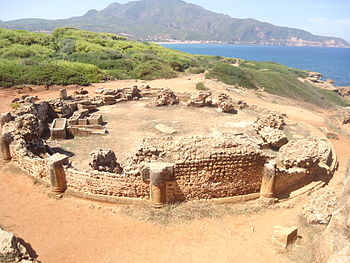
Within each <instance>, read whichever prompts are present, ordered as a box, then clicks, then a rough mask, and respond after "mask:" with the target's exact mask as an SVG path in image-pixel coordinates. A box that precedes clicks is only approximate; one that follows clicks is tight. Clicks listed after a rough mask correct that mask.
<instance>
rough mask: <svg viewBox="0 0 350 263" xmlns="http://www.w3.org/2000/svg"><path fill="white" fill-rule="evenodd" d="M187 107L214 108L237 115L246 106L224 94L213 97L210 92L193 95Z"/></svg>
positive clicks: (242, 102)
mask: <svg viewBox="0 0 350 263" xmlns="http://www.w3.org/2000/svg"><path fill="white" fill-rule="evenodd" d="M187 105H188V106H192V107H204V106H208V107H215V108H217V109H218V111H220V112H226V113H237V110H238V109H243V108H245V107H246V106H247V104H246V103H245V102H244V101H242V100H234V99H233V98H231V97H230V96H229V95H227V94H225V93H220V94H219V95H217V96H214V95H212V93H211V92H210V91H199V92H198V93H196V94H193V95H192V96H191V98H190V100H189V101H188V102H187Z"/></svg>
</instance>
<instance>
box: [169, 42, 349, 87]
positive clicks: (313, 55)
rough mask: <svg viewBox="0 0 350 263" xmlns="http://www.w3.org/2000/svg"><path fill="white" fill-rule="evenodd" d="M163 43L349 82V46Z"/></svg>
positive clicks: (343, 84) (181, 48) (336, 81)
mask: <svg viewBox="0 0 350 263" xmlns="http://www.w3.org/2000/svg"><path fill="white" fill-rule="evenodd" d="M163 46H164V47H167V48H171V49H175V50H180V51H184V52H187V53H191V54H195V55H215V56H225V57H234V58H240V59H245V60H256V61H274V62H277V63H281V64H284V65H286V66H289V67H292V68H298V69H303V70H310V71H317V72H321V73H322V74H323V79H333V80H334V81H335V85H336V86H350V48H326V47H286V46H241V45H214V44H164V45H163Z"/></svg>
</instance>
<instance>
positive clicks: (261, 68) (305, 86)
mask: <svg viewBox="0 0 350 263" xmlns="http://www.w3.org/2000/svg"><path fill="white" fill-rule="evenodd" d="M307 75H308V74H307V72H306V71H302V70H297V69H293V68H288V67H286V66H283V65H280V64H277V63H274V62H256V61H243V62H242V63H241V64H240V66H239V67H236V66H234V65H230V64H227V63H226V64H224V63H218V64H216V65H215V66H214V67H213V68H211V69H210V70H209V72H208V73H207V74H206V78H212V79H217V80H219V81H222V82H223V83H226V84H229V85H236V86H240V87H244V88H248V89H258V88H260V89H264V91H266V92H268V93H271V94H276V95H279V96H283V97H288V98H292V99H296V100H301V101H305V102H309V103H312V104H315V105H318V106H321V107H328V106H330V105H334V104H337V105H341V106H347V105H348V103H346V102H345V101H343V100H342V99H341V98H340V97H339V96H338V95H337V94H336V93H335V92H332V91H327V90H324V89H320V88H316V87H314V86H312V85H311V84H310V83H307V82H305V83H304V82H302V81H300V80H299V79H298V78H306V77H307Z"/></svg>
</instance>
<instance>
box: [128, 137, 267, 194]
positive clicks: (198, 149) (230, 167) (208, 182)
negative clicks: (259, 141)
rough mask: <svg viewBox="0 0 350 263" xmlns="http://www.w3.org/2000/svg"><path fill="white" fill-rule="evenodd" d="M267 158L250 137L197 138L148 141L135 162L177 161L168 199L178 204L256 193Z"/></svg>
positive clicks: (144, 143)
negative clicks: (194, 200) (185, 201)
mask: <svg viewBox="0 0 350 263" xmlns="http://www.w3.org/2000/svg"><path fill="white" fill-rule="evenodd" d="M180 153H181V154H180ZM266 159H268V157H267V156H266V155H265V154H264V153H263V152H262V151H260V150H259V149H258V146H257V145H255V144H254V143H252V142H251V141H249V140H248V139H247V138H239V137H237V136H223V137H207V136H196V137H182V138H181V139H178V140H177V139H174V138H172V137H167V138H163V139H162V138H148V139H145V140H144V142H143V144H142V145H141V146H140V148H139V150H138V152H137V153H136V155H135V156H134V158H133V160H132V162H133V164H134V165H136V164H142V163H143V162H149V161H152V160H154V161H164V162H175V168H174V175H175V179H176V180H175V182H168V184H167V196H168V200H171V201H178V200H185V199H208V198H220V197H227V196H235V195H243V194H249V193H257V192H259V190H260V185H261V174H262V170H263V167H264V163H265V162H266Z"/></svg>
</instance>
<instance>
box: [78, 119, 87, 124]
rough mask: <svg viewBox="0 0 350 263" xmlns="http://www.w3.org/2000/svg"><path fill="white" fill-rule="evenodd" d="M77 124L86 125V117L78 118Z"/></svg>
mask: <svg viewBox="0 0 350 263" xmlns="http://www.w3.org/2000/svg"><path fill="white" fill-rule="evenodd" d="M78 125H88V120H87V119H79V120H78Z"/></svg>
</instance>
